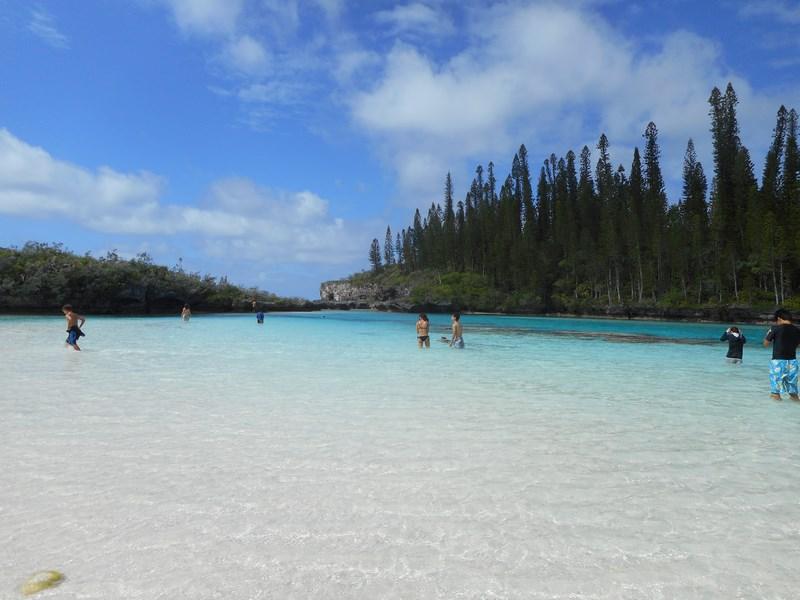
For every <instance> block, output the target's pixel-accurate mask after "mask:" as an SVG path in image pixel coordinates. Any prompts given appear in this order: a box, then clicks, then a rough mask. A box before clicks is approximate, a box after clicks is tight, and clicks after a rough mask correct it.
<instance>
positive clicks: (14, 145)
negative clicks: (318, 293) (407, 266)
mask: <svg viewBox="0 0 800 600" xmlns="http://www.w3.org/2000/svg"><path fill="white" fill-rule="evenodd" d="M163 189H164V181H163V180H162V179H161V178H159V177H157V176H155V175H153V174H151V173H146V172H142V173H136V174H126V173H120V172H117V171H114V170H113V169H110V168H108V167H101V168H100V169H98V170H97V171H95V172H92V171H89V170H87V169H84V168H82V167H79V166H77V165H74V164H70V163H68V162H65V161H61V160H58V159H55V158H53V157H52V156H51V155H50V154H48V153H47V152H46V151H45V150H43V149H42V148H37V147H34V146H31V145H29V144H27V143H25V142H24V141H22V140H20V139H19V138H17V137H15V136H14V135H12V134H11V133H10V132H9V131H7V130H5V129H0V213H5V214H10V215H17V216H26V217H30V218H39V219H47V218H58V219H61V220H63V221H67V222H70V223H74V224H77V225H79V226H83V227H86V228H88V229H92V230H95V231H101V232H107V233H122V234H132V235H147V236H167V235H174V234H187V235H190V236H194V237H196V238H199V239H200V240H201V242H202V244H203V245H204V246H205V247H206V248H207V249H208V250H209V251H210V252H212V253H215V255H216V253H219V252H223V249H224V252H226V253H227V255H228V256H239V254H236V253H245V254H246V255H242V256H241V258H249V259H255V258H258V259H259V260H263V261H264V262H319V263H327V264H342V263H347V262H349V261H353V260H355V259H356V258H358V257H360V256H361V255H362V254H363V249H364V247H366V245H367V244H368V241H369V239H370V232H371V231H372V230H373V229H374V228H375V226H376V225H375V224H374V223H351V222H347V221H344V220H343V219H340V218H336V217H334V216H331V215H330V214H329V210H328V202H327V201H326V200H324V199H323V198H321V197H319V196H318V195H317V194H314V193H313V192H311V191H308V190H304V191H300V192H276V191H272V190H269V189H266V188H263V187H260V186H258V185H256V184H255V183H254V182H253V181H251V180H249V179H244V178H231V179H224V180H221V181H217V182H216V183H214V184H213V185H212V186H211V188H210V190H209V192H208V195H207V197H206V198H205V199H204V200H203V202H202V203H201V204H200V205H198V206H189V205H179V204H165V203H163V202H162V201H161V196H162V193H163ZM231 253H233V254H231Z"/></svg>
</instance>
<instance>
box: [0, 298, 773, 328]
mask: <svg viewBox="0 0 800 600" xmlns="http://www.w3.org/2000/svg"><path fill="white" fill-rule="evenodd" d="M259 309H260V310H263V311H264V312H265V313H267V314H269V313H296V312H307V313H322V312H326V311H342V312H377V313H380V312H386V313H397V314H409V315H412V314H417V313H419V312H426V313H430V314H449V313H451V312H453V311H454V310H455V309H454V308H452V307H444V306H442V305H433V306H431V305H418V306H404V307H399V306H392V307H388V306H384V305H377V304H366V303H348V302H343V303H333V302H321V301H316V302H314V301H309V302H308V303H307V304H298V305H284V304H281V305H275V306H269V307H259ZM729 310H730V309H729ZM709 311H710V309H709ZM83 312H84V313H85V314H87V315H91V316H94V317H103V318H105V317H130V318H146V317H164V318H169V317H175V318H179V317H180V315H179V314H178V313H175V312H162V311H151V312H149V313H147V312H130V311H120V312H110V311H97V312H95V311H91V310H84V311H83ZM256 312H257V311H253V310H241V311H237V310H225V311H217V310H209V311H203V310H196V309H195V310H193V316H200V315H216V316H225V315H230V316H237V315H255V313H256ZM459 312H461V314H463V315H476V316H481V315H484V316H493V317H529V318H539V319H542V318H544V319H547V318H550V319H596V320H603V321H661V322H674V323H707V324H730V323H746V324H754V325H758V324H769V323H771V313H769V312H761V311H751V310H748V309H741V308H737V309H735V311H733V310H732V312H735V313H736V314H735V315H730V317H731V318H727V319H722V318H715V317H714V316H711V315H697V314H693V315H678V314H669V313H667V314H643V313H641V312H637V311H631V312H630V314H628V315H623V314H609V313H589V312H584V313H571V312H533V311H532V312H522V311H518V312H501V311H480V310H476V311H471V310H460V311H459ZM659 312H666V311H659ZM692 312H695V313H697V312H705V311H692ZM48 316H55V317H61V316H62V315H61V312H60V310H58V309H22V310H7V309H0V317H48ZM737 317H738V318H737Z"/></svg>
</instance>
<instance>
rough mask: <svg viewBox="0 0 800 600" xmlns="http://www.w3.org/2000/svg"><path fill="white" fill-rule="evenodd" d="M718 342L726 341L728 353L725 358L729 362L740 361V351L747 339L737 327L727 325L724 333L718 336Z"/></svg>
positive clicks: (742, 349) (742, 350)
mask: <svg viewBox="0 0 800 600" xmlns="http://www.w3.org/2000/svg"><path fill="white" fill-rule="evenodd" d="M719 341H720V342H728V354H727V355H725V358H726V359H727V360H728V362H731V363H740V362H742V352H744V345H745V344H746V343H747V340H746V339H745V337H744V334H743V333H742V332H741V331H739V328H738V327H728V329H726V330H725V333H723V334H722V336H721V337H720V338H719Z"/></svg>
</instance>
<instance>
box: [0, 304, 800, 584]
mask: <svg viewBox="0 0 800 600" xmlns="http://www.w3.org/2000/svg"><path fill="white" fill-rule="evenodd" d="M415 320H416V319H415V316H414V315H386V314H372V313H322V314H320V313H316V314H291V315H290V314H286V315H277V314H274V315H268V316H267V321H266V324H265V325H263V326H258V325H256V323H255V318H254V317H253V316H252V315H243V316H195V318H194V319H192V321H191V322H190V323H188V324H183V323H181V322H179V320H178V319H177V318H128V319H117V318H90V319H89V321H88V322H87V324H86V327H85V331H86V334H87V337H85V338H82V339H81V344H82V346H83V348H84V352H82V353H77V352H73V351H72V350H68V349H65V348H64V346H63V339H64V338H65V336H66V334H65V333H64V327H63V319H60V318H52V319H51V318H11V317H6V318H0V335H1V336H2V340H3V343H4V347H5V348H4V353H3V358H2V360H1V361H0V379H1V380H2V386H1V387H0V444H1V446H0V448H2V455H0V458H2V469H0V598H17V597H20V595H19V592H18V589H19V585H20V584H21V583H22V582H23V581H24V580H25V579H26V577H28V576H29V575H30V574H32V573H33V572H36V571H38V570H41V569H57V570H59V571H62V572H63V573H64V574H65V575H66V578H67V579H66V581H65V582H64V583H63V584H62V585H61V586H60V587H58V588H55V589H53V590H49V591H46V592H43V593H41V595H40V596H37V597H41V598H70V599H71V598H79V599H82V600H87V599H98V600H100V599H103V600H107V599H115V598H134V599H143V600H144V599H147V600H153V599H182V598H186V599H201V600H202V599H256V598H263V599H266V598H270V599H271V598H276V599H285V598H298V599H300V598H337V599H338V598H365V599H373V598H403V599H407V598H408V599H413V598H448V599H449V598H526V599H527V598H564V599H566V598H571V599H576V598H609V599H611V598H614V599H616V598H630V599H641V598H665V599H666V598H676V599H684V598H724V599H729V598H798V597H800V568H799V567H800V406H798V405H797V404H794V403H792V402H789V401H784V402H782V403H777V402H774V401H772V400H770V399H769V397H768V392H769V385H768V378H767V363H768V360H769V354H768V351H767V350H765V349H763V348H761V347H760V344H759V341H760V339H761V337H762V336H763V333H764V331H763V327H755V326H749V327H745V328H744V329H745V333H746V334H747V335H748V336H749V338H750V343H748V344H747V346H746V347H745V363H744V364H743V365H738V366H734V365H729V364H726V363H725V361H724V358H723V357H724V355H725V351H726V345H725V344H721V343H719V342H718V341H717V340H718V339H719V335H720V333H721V331H722V329H723V327H721V326H715V325H686V324H670V323H647V322H619V321H591V320H566V319H534V318H502V317H488V316H469V315H467V316H465V317H464V321H463V322H464V327H465V335H464V337H465V340H466V343H467V348H466V350H463V351H458V350H453V349H450V348H448V347H447V346H445V345H444V344H441V343H439V342H438V338H439V337H440V336H441V335H444V334H446V333H447V323H448V319H447V318H446V317H444V316H441V317H438V316H437V317H434V318H433V327H432V337H433V340H434V341H433V345H432V348H431V349H430V350H428V351H419V350H417V348H416V340H415V332H414V323H415ZM564 332H570V333H567V334H565V333H564ZM576 332H582V333H576ZM613 333H622V334H626V335H627V336H638V335H644V336H653V337H642V338H640V337H622V338H616V337H613V336H609V335H605V334H613ZM597 334H604V335H597Z"/></svg>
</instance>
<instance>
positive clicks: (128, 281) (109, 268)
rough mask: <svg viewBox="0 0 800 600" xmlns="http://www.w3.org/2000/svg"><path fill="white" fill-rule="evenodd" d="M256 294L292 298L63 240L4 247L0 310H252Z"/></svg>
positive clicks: (271, 299)
mask: <svg viewBox="0 0 800 600" xmlns="http://www.w3.org/2000/svg"><path fill="white" fill-rule="evenodd" d="M253 300H256V301H257V302H259V303H275V302H287V301H283V300H281V299H279V298H278V297H277V296H275V295H273V294H269V293H267V292H263V291H260V290H257V289H255V288H243V287H240V286H236V285H233V284H231V283H229V282H228V280H227V278H226V277H224V276H223V277H220V278H215V277H212V276H210V275H200V274H199V273H189V272H186V271H185V270H184V269H183V265H182V261H180V260H179V262H178V264H177V265H175V266H174V267H172V268H167V267H164V266H160V265H156V264H153V261H152V260H151V258H150V256H148V255H147V254H146V253H141V254H139V255H137V256H136V258H134V259H133V260H125V259H123V258H120V256H119V255H118V254H117V253H116V252H114V251H112V252H108V253H107V254H106V255H105V256H103V257H99V258H95V257H92V256H90V255H88V254H87V255H83V256H80V255H76V254H73V253H72V252H69V251H68V250H65V249H64V247H63V246H62V245H61V244H52V245H51V244H42V243H37V242H28V243H27V244H25V245H24V246H23V247H22V248H0V311H6V312H27V311H50V310H58V308H59V307H60V306H61V305H62V304H65V303H71V304H73V305H74V306H75V308H76V309H78V310H80V311H86V312H93V313H111V314H116V313H151V312H152V313H165V312H166V313H174V312H176V311H179V310H180V307H181V306H183V304H184V303H188V304H190V305H191V306H192V308H197V309H200V310H205V311H215V312H227V311H246V310H250V309H251V308H252V303H253ZM298 304H299V303H298Z"/></svg>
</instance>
